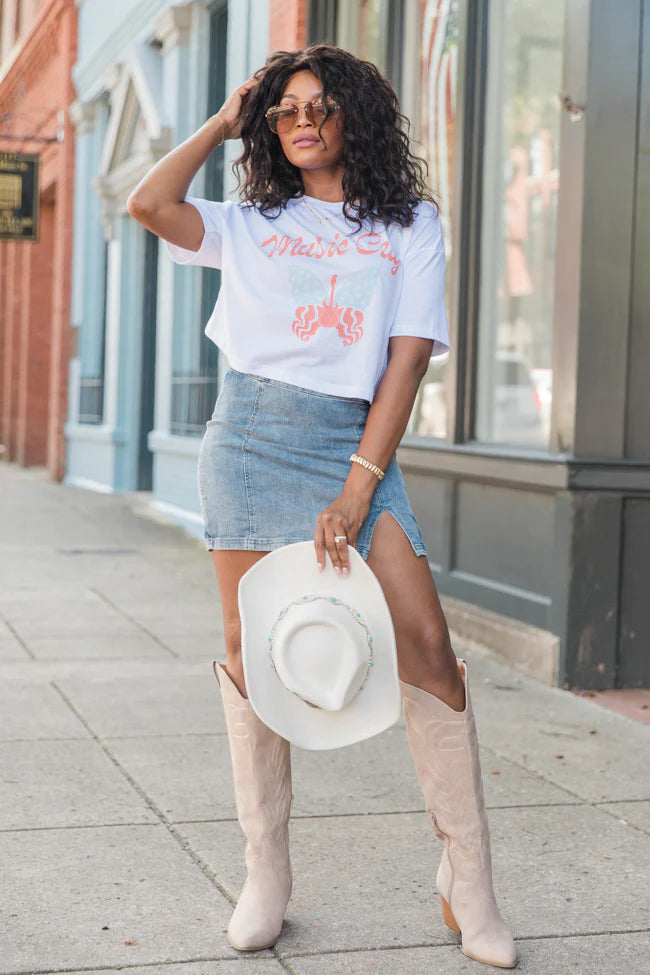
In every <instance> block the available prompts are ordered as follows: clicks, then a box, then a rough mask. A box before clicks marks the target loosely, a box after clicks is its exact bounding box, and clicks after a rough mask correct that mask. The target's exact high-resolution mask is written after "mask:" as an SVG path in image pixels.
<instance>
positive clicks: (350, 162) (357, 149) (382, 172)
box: [233, 44, 435, 227]
mask: <svg viewBox="0 0 650 975" xmlns="http://www.w3.org/2000/svg"><path fill="white" fill-rule="evenodd" d="M296 71H311V72H312V73H313V74H314V75H315V76H316V77H317V78H318V80H319V81H320V83H321V85H322V90H323V100H324V101H325V100H326V97H327V96H330V97H331V98H332V99H333V100H334V101H335V102H336V103H337V104H338V105H339V106H340V108H341V112H342V118H343V125H344V139H343V165H344V173H343V196H344V207H343V212H344V213H345V216H346V217H347V218H348V220H351V221H353V222H354V223H356V224H358V226H359V227H361V222H362V221H363V220H364V219H366V218H368V217H369V218H371V219H373V220H375V219H378V220H380V221H383V222H384V223H398V224H401V225H402V226H404V227H407V226H410V224H412V223H413V208H414V207H415V206H416V205H417V203H418V202H419V201H420V200H423V199H424V200H429V201H430V202H431V203H434V205H435V200H434V198H433V196H432V194H431V192H430V191H429V189H428V188H427V184H426V174H427V165H426V163H425V162H424V161H423V160H422V159H418V158H417V157H416V156H415V155H413V153H412V152H411V148H410V143H409V135H408V132H409V122H408V119H407V118H406V116H404V115H402V113H401V112H400V108H399V102H398V100H397V95H396V94H395V92H394V90H393V88H392V86H391V85H390V84H389V82H388V81H386V79H385V78H383V77H382V75H381V74H380V73H379V71H378V70H377V68H376V67H375V65H374V64H372V63H371V62H370V61H362V60H361V59H360V58H357V57H355V56H354V55H353V54H350V53H349V52H348V51H344V50H343V49H342V48H339V47H331V46H330V45H327V44H312V45H311V46H310V47H306V48H304V49H303V50H301V51H276V52H275V53H274V54H271V55H270V57H269V58H268V59H267V61H266V64H265V65H264V67H263V68H260V69H259V71H257V72H256V75H255V76H256V77H257V78H259V84H257V85H256V86H255V88H253V89H251V91H250V92H249V94H248V95H247V96H246V98H245V100H244V103H243V108H242V126H241V138H242V141H243V143H244V151H243V153H242V154H241V156H240V157H239V159H237V160H236V161H235V163H234V166H233V168H234V170H235V172H236V174H237V177H238V180H239V187H240V195H241V198H242V200H243V201H244V202H246V203H248V204H250V205H251V206H255V207H257V208H258V209H259V210H260V212H262V213H264V214H265V215H267V216H269V217H277V216H279V214H280V212H281V210H282V208H283V207H285V206H286V204H287V201H288V200H290V199H294V198H296V197H300V196H303V194H304V192H305V191H304V187H303V183H302V179H301V176H300V170H299V169H298V168H297V167H296V166H294V165H293V164H292V163H290V162H289V160H288V159H287V157H286V156H285V154H284V152H283V150H282V146H281V144H280V140H279V139H278V137H277V136H276V135H274V134H273V133H272V132H271V131H270V130H269V128H268V125H267V122H266V119H265V117H264V113H265V112H266V111H267V109H268V108H270V106H271V105H277V104H278V102H279V101H280V99H281V98H282V94H283V92H284V90H285V87H286V85H287V82H288V80H289V78H290V77H291V76H292V75H293V74H295V73H296ZM323 124H324V123H323ZM242 170H243V177H242ZM273 211H277V212H275V213H274V212H273Z"/></svg>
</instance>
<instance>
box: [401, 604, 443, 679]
mask: <svg viewBox="0 0 650 975" xmlns="http://www.w3.org/2000/svg"><path fill="white" fill-rule="evenodd" d="M397 657H398V663H399V665H400V671H403V672H405V673H409V674H411V675H417V676H418V677H422V676H426V677H428V678H429V679H430V680H434V681H435V680H444V679H445V678H447V679H448V678H449V671H450V670H451V669H452V668H453V667H455V665H456V656H455V654H454V651H453V649H452V646H451V640H450V637H449V631H448V629H447V627H446V625H442V626H441V625H440V621H439V620H437V619H432V620H430V621H426V620H420V621H418V625H417V626H415V627H412V626H411V627H409V628H408V631H406V632H402V633H398V634H397Z"/></svg>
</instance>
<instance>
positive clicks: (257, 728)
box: [212, 663, 292, 951]
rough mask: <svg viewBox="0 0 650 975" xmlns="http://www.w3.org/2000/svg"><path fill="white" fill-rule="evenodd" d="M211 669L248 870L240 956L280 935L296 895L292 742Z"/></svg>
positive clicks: (235, 943)
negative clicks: (291, 813)
mask: <svg viewBox="0 0 650 975" xmlns="http://www.w3.org/2000/svg"><path fill="white" fill-rule="evenodd" d="M212 667H213V670H214V675H215V677H216V678H217V682H218V684H219V687H220V688H221V697H222V699H223V708H224V712H225V716H226V727H227V729H228V740H229V742H230V757H231V759H232V768H233V777H234V782H235V799H236V801H237V815H238V818H239V825H240V826H241V828H242V830H243V832H244V835H245V837H246V867H247V870H248V877H247V879H246V883H245V884H244V889H243V890H242V892H241V894H240V897H239V900H238V901H237V907H236V908H235V911H234V913H233V915H232V918H231V919H230V924H229V925H228V941H229V942H230V944H231V945H232V947H233V948H237V949H238V950H239V951H259V950H261V949H262V948H270V947H271V946H272V945H274V944H275V942H276V941H277V939H278V937H279V936H280V931H281V930H282V921H283V918H284V912H285V910H286V907H287V903H288V901H289V897H290V896H291V882H292V877H291V863H290V861H289V811H290V808H291V799H292V796H291V760H290V752H289V742H288V741H286V740H285V739H284V738H281V737H280V735H277V734H276V733H275V732H274V731H271V729H270V728H267V726H266V725H265V724H263V723H262V722H261V721H260V719H259V718H258V717H257V715H256V714H255V712H254V711H253V709H252V707H251V705H250V702H249V701H248V699H247V698H245V697H242V696H241V694H240V693H239V691H238V690H237V687H236V686H235V684H234V683H233V682H232V680H231V679H230V677H229V676H228V674H227V673H226V671H225V670H224V669H223V667H219V666H218V665H217V664H216V663H214V664H213V665H212Z"/></svg>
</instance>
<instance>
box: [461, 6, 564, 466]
mask: <svg viewBox="0 0 650 975" xmlns="http://www.w3.org/2000/svg"><path fill="white" fill-rule="evenodd" d="M563 22H564V2H563V0H496V2H494V0H493V2H492V3H491V4H490V23H489V35H488V72H487V98H486V115H485V146H484V157H483V224H482V240H481V286H480V312H479V345H478V375H477V379H478V387H477V412H476V436H477V438H478V439H480V440H487V441H491V442H501V443H511V444H524V445H528V446H533V447H547V446H548V441H549V429H550V413H551V392H552V372H551V352H552V347H551V342H552V334H553V299H554V294H553V276H554V264H555V227H556V210H557V192H558V183H559V171H558V154H559V127H560V124H559V123H560V104H559V100H558V91H559V90H560V88H561V73H562V40H563Z"/></svg>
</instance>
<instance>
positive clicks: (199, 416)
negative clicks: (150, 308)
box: [170, 3, 228, 437]
mask: <svg viewBox="0 0 650 975" xmlns="http://www.w3.org/2000/svg"><path fill="white" fill-rule="evenodd" d="M227 38H228V5H227V4H225V3H224V4H222V5H221V6H219V7H216V8H213V10H212V13H211V15H210V59H209V65H208V69H209V70H208V105H207V114H208V115H214V113H215V112H217V111H218V110H219V108H220V106H221V105H222V104H223V102H224V100H225V98H226V53H227V52H226V44H227ZM223 183H224V147H223V146H220V147H219V148H217V149H215V150H214V152H213V153H212V155H211V156H210V157H209V159H208V160H207V162H206V164H205V196H206V198H207V199H209V200H222V199H223ZM197 273H200V275H201V302H200V308H201V313H200V316H199V317H198V318H197V319H196V321H195V323H194V328H193V329H192V328H189V327H188V323H187V322H186V321H185V320H183V319H181V318H179V319H178V320H177V321H176V323H175V331H174V355H173V362H174V367H173V373H172V389H171V415H170V431H171V433H175V434H178V435H180V436H185V437H200V436H202V435H203V433H204V432H205V423H206V420H208V419H209V418H210V415H211V413H212V409H213V407H214V403H215V400H216V398H217V393H218V390H219V367H220V361H219V350H218V348H217V346H216V345H215V344H214V343H213V342H211V341H210V339H208V338H206V337H205V335H204V334H203V329H204V327H205V323H206V321H207V320H208V318H209V317H210V314H211V312H212V309H213V308H214V305H215V302H216V300H217V296H218V294H219V288H220V286H221V272H220V271H217V270H214V269H213V268H202V269H201V271H200V272H197Z"/></svg>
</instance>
